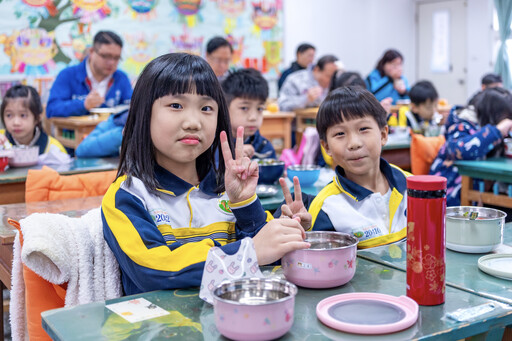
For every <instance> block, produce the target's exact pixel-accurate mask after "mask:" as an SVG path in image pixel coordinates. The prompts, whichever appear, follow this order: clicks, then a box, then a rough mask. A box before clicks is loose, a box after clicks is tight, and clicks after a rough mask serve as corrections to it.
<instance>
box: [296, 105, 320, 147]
mask: <svg viewBox="0 0 512 341" xmlns="http://www.w3.org/2000/svg"><path fill="white" fill-rule="evenodd" d="M317 113H318V107H312V108H305V109H297V110H295V117H296V118H297V119H296V127H295V141H296V143H297V145H299V144H300V139H301V138H302V133H304V130H306V128H307V127H313V128H316V114H317Z"/></svg>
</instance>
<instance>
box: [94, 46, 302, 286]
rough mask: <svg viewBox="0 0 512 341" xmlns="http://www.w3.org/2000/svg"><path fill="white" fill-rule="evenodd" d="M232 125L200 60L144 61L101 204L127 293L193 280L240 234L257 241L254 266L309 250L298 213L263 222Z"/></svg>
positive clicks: (179, 56) (233, 247) (230, 250)
mask: <svg viewBox="0 0 512 341" xmlns="http://www.w3.org/2000/svg"><path fill="white" fill-rule="evenodd" d="M230 131H231V127H230V122H229V113H228V109H227V106H226V102H225V99H224V96H223V94H222V90H221V87H220V84H219V82H218V80H217V77H216V76H215V74H214V72H213V70H212V69H211V68H210V66H209V65H208V63H207V62H206V61H204V60H203V59H202V58H200V57H198V56H193V55H189V54H185V53H171V54H166V55H162V56H160V57H158V58H156V59H154V60H153V61H151V62H150V63H149V64H148V65H147V66H146V67H145V69H144V70H143V72H142V74H141V76H140V78H139V80H138V81H137V84H136V86H135V89H134V92H133V97H132V101H131V106H130V112H129V114H128V119H127V121H126V126H125V132H124V134H125V138H123V142H122V146H121V158H120V164H119V170H118V174H117V178H116V180H115V181H114V183H113V184H112V185H111V186H110V188H109V190H108V191H107V193H106V194H105V197H104V199H103V202H102V219H103V230H104V236H105V240H106V242H107V243H108V245H109V247H110V248H111V250H112V252H113V253H114V255H115V256H116V258H117V261H118V262H119V266H120V268H121V273H122V282H123V289H124V292H125V294H127V295H132V294H136V293H140V292H146V291H151V290H157V289H176V288H187V287H197V286H199V285H200V283H201V278H202V274H203V268H204V267H205V264H204V263H205V260H206V257H207V254H208V251H209V250H210V248H212V247H214V246H217V247H220V248H221V249H222V250H223V251H224V252H225V253H227V254H234V253H236V252H237V251H238V249H239V247H240V241H239V240H240V239H243V238H244V237H251V238H252V239H253V242H254V248H255V250H256V255H257V257H258V263H259V264H269V263H272V262H274V261H276V260H278V259H280V258H281V257H282V256H283V255H284V254H285V253H287V252H290V251H292V250H297V249H303V248H307V247H309V243H305V242H304V241H303V234H304V230H303V228H302V227H301V225H300V223H299V219H274V220H270V221H269V222H267V214H266V213H265V211H264V210H263V208H262V206H261V204H260V202H259V200H258V198H257V196H256V194H255V190H256V184H257V182H258V165H257V163H255V162H251V161H250V160H249V159H248V158H247V157H243V153H242V149H243V128H239V129H238V130H237V138H236V146H235V153H234V155H233V153H232V149H233V148H232V143H231V142H230V141H232V140H231V134H230ZM216 153H218V154H219V162H218V166H216V164H215V158H214V155H215V154H216ZM224 191H225V192H224ZM228 270H229V268H228Z"/></svg>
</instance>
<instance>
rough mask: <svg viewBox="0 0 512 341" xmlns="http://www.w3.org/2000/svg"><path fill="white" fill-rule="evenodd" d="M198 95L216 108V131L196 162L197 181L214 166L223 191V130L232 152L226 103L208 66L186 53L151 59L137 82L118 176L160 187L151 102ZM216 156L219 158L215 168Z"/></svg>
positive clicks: (151, 187)
mask: <svg viewBox="0 0 512 341" xmlns="http://www.w3.org/2000/svg"><path fill="white" fill-rule="evenodd" d="M190 93H193V94H197V95H200V96H209V97H211V98H212V99H213V100H214V101H215V102H217V104H218V106H219V113H218V118H217V130H216V132H215V139H214V141H213V144H212V146H211V147H210V148H209V149H207V150H206V151H205V152H204V153H203V154H201V155H199V156H198V158H197V159H196V169H197V174H198V176H199V179H201V180H202V179H203V178H204V177H205V176H206V174H207V173H208V172H209V171H210V169H211V168H212V167H213V168H214V169H215V172H216V175H217V185H218V186H217V192H222V191H224V171H225V166H224V158H223V156H222V151H221V147H220V138H219V136H220V132H221V131H223V130H224V131H225V132H226V134H227V136H228V143H229V145H230V148H231V151H233V146H232V144H233V143H232V138H231V125H230V122H229V112H228V107H227V105H226V100H225V99H224V95H223V93H222V89H221V87H220V84H219V81H218V80H217V77H216V76H215V73H214V72H213V70H212V69H211V67H210V66H209V65H208V63H207V62H206V61H205V60H204V59H203V58H201V57H198V56H194V55H190V54H187V53H169V54H165V55H162V56H160V57H158V58H156V59H154V60H152V61H151V62H150V63H149V64H148V65H147V66H146V67H145V68H144V70H143V71H142V73H141V75H140V78H139V79H138V80H137V84H136V85H135V89H134V90H133V95H132V99H131V104H130V112H129V114H128V119H127V121H126V125H125V128H124V129H125V130H124V138H123V142H122V145H121V158H120V161H119V170H118V172H117V177H120V176H122V175H127V177H128V179H127V181H128V183H129V182H130V181H131V177H132V176H133V177H137V178H139V179H140V180H141V181H142V182H143V183H144V185H145V186H146V188H147V189H148V191H151V192H155V189H156V188H158V187H159V183H158V181H157V180H156V179H155V176H154V168H155V163H156V160H155V146H154V145H153V142H152V139H151V131H150V122H151V115H152V107H153V103H154V102H155V101H156V100H157V99H159V98H161V97H164V96H167V95H180V94H190ZM215 153H218V155H219V162H218V166H216V164H215V160H214V157H215Z"/></svg>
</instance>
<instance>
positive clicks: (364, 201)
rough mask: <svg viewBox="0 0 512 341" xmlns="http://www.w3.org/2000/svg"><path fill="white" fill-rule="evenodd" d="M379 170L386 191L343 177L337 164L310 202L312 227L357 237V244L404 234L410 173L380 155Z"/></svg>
mask: <svg viewBox="0 0 512 341" xmlns="http://www.w3.org/2000/svg"><path fill="white" fill-rule="evenodd" d="M380 170H381V172H382V173H383V174H384V176H385V177H386V179H387V180H388V183H389V187H390V191H389V192H388V193H387V194H386V195H381V194H380V193H374V192H372V191H370V190H368V189H366V188H364V187H362V186H360V185H358V184H356V183H354V182H352V181H350V180H348V179H347V178H345V177H344V174H345V173H344V171H343V168H341V167H339V166H338V167H336V176H335V177H334V180H333V182H331V183H330V184H328V185H327V186H325V187H324V188H323V189H322V190H321V191H320V193H318V195H317V196H316V197H315V198H314V199H313V201H312V202H311V203H310V205H309V208H308V211H309V212H310V213H311V215H312V217H313V221H312V224H311V226H312V227H311V229H312V230H315V231H333V230H335V231H339V232H344V233H349V234H352V235H354V236H356V237H357V238H358V239H359V244H358V247H359V248H369V247H375V246H379V245H384V244H389V243H392V242H396V241H399V240H401V239H403V238H405V237H406V232H407V230H406V226H407V215H406V209H407V192H406V190H407V183H406V180H405V179H406V177H407V176H409V175H410V174H409V173H407V172H405V171H403V170H401V169H400V168H398V167H396V166H394V165H390V164H389V163H388V162H387V161H386V160H384V159H382V158H381V161H380Z"/></svg>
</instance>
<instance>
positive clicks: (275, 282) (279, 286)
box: [212, 278, 297, 340]
mask: <svg viewBox="0 0 512 341" xmlns="http://www.w3.org/2000/svg"><path fill="white" fill-rule="evenodd" d="M212 294H213V306H214V308H213V309H214V315H215V325H216V326H217V329H218V330H219V332H220V333H221V334H222V335H224V336H225V337H227V338H230V339H233V340H273V339H276V338H278V337H281V336H283V335H284V334H286V333H287V332H288V330H290V328H291V326H292V324H293V311H294V306H295V295H296V294H297V287H296V286H295V285H293V284H292V283H290V282H288V281H285V280H280V279H277V278H243V279H238V280H232V281H226V282H222V283H221V284H219V286H217V287H216V288H215V289H213V292H212Z"/></svg>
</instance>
